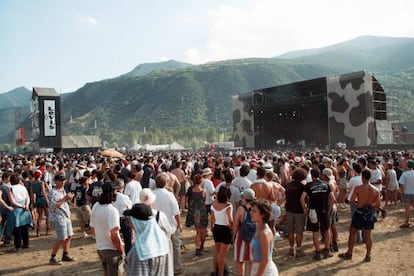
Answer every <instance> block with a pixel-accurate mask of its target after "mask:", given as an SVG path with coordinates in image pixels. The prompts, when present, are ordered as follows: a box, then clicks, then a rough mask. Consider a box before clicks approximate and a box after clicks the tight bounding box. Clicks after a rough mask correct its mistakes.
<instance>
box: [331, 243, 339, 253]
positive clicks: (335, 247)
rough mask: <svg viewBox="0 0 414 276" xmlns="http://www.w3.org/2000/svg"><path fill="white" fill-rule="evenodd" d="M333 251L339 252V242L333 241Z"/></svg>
mask: <svg viewBox="0 0 414 276" xmlns="http://www.w3.org/2000/svg"><path fill="white" fill-rule="evenodd" d="M332 251H333V252H338V244H337V243H332Z"/></svg>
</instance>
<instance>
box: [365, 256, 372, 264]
mask: <svg viewBox="0 0 414 276" xmlns="http://www.w3.org/2000/svg"><path fill="white" fill-rule="evenodd" d="M364 261H365V262H367V263H369V262H370V261H371V256H368V255H366V256H365V259H364Z"/></svg>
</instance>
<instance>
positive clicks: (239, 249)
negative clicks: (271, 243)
mask: <svg viewBox="0 0 414 276" xmlns="http://www.w3.org/2000/svg"><path fill="white" fill-rule="evenodd" d="M241 197H242V204H241V206H240V207H239V208H238V209H237V211H236V215H235V217H234V221H233V236H234V237H235V238H234V259H235V261H236V271H237V275H244V273H245V267H244V263H245V262H249V263H250V261H251V260H252V257H251V249H250V242H249V241H247V240H248V237H246V236H253V234H254V231H255V230H256V228H254V229H253V227H251V226H252V225H251V224H250V223H252V221H251V219H250V223H249V222H248V221H246V220H248V218H250V214H249V212H250V208H251V206H250V203H251V202H252V201H253V200H255V199H256V194H255V192H254V190H252V189H250V188H247V189H245V190H244V191H243V192H242V193H241ZM243 224H244V227H243ZM248 225H249V226H250V227H246V226H248ZM242 228H243V230H245V231H242ZM249 229H250V230H249ZM242 232H243V233H245V234H243V235H242ZM249 232H250V235H249V234H248V233H249ZM252 232H253V234H251V233H252ZM250 238H251V237H250ZM248 274H249V275H250V273H248Z"/></svg>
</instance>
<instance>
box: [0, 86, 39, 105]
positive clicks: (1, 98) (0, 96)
mask: <svg viewBox="0 0 414 276" xmlns="http://www.w3.org/2000/svg"><path fill="white" fill-rule="evenodd" d="M31 97H32V91H30V90H29V89H27V88H26V87H23V86H22V87H18V88H15V89H13V90H11V91H9V92H5V93H0V109H4V108H11V107H22V106H28V105H29V103H30V99H31Z"/></svg>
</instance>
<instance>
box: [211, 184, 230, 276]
mask: <svg viewBox="0 0 414 276" xmlns="http://www.w3.org/2000/svg"><path fill="white" fill-rule="evenodd" d="M230 197H231V192H230V189H229V187H227V186H221V187H220V189H219V191H218V193H217V199H216V200H214V202H213V204H212V206H211V218H210V219H211V224H210V225H211V232H213V237H214V257H213V261H214V275H219V276H222V275H224V267H225V262H226V257H227V254H228V252H229V249H230V245H231V243H232V233H231V229H232V227H233V207H232V205H231V203H230Z"/></svg>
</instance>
